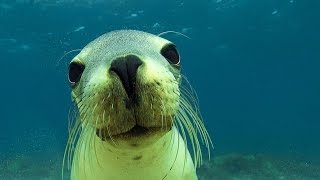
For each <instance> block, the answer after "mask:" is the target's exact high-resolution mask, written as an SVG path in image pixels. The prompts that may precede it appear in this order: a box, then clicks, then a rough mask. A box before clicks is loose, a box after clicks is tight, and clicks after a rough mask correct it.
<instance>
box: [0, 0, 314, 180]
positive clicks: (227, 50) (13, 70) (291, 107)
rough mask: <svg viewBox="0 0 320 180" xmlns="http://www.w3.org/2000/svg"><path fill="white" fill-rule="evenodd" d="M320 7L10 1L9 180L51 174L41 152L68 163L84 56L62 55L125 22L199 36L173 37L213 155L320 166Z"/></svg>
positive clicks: (2, 168)
mask: <svg viewBox="0 0 320 180" xmlns="http://www.w3.org/2000/svg"><path fill="white" fill-rule="evenodd" d="M319 8H320V1H317V0H309V1H301V0H261V1H253V0H211V1H210V0H199V1H191V0H163V1H157V0H152V1H137V0H133V1H129V0H121V1H115V0H108V1H103V0H91V1H85V0H78V1H76V0H60V1H50V0H44V1H36V0H15V1H12V0H0V54H1V56H0V59H1V60H0V67H1V70H0V77H2V78H1V87H0V92H1V93H0V97H1V105H0V109H1V110H0V122H1V126H0V143H1V144H0V160H1V163H0V178H2V179H14V178H13V177H14V175H12V174H9V173H16V174H31V175H32V174H35V175H34V176H30V177H26V176H24V178H22V179H38V178H37V177H38V176H37V175H38V174H41V175H42V176H44V177H46V176H49V175H48V171H47V169H45V168H44V169H40V170H39V169H38V170H34V169H30V167H33V166H32V165H30V164H35V163H34V162H38V161H41V160H44V161H46V162H48V163H49V164H50V167H51V168H52V169H50V171H49V172H50V173H52V172H56V171H57V172H58V171H59V170H60V169H59V165H60V164H59V163H60V161H61V158H62V154H63V151H64V147H65V143H66V139H67V136H68V134H67V126H68V118H67V117H68V112H69V109H70V107H71V98H70V87H69V84H68V81H67V75H66V74H67V65H68V63H69V61H70V59H71V58H72V57H73V56H74V55H76V52H75V53H70V54H68V55H66V56H64V57H63V55H64V54H65V53H66V52H68V51H70V50H74V49H81V48H83V47H84V46H85V45H86V44H87V43H88V42H90V41H91V40H93V39H94V38H96V37H98V36H99V35H101V34H103V33H105V32H108V31H112V30H117V29H136V30H142V31H147V32H150V33H154V34H158V33H161V32H164V31H168V30H173V31H177V32H181V33H184V34H185V35H187V36H189V37H190V38H191V39H187V38H184V37H183V36H179V35H175V34H167V35H165V36H164V37H165V38H167V39H169V40H171V41H173V42H175V44H176V45H177V47H178V48H179V50H180V54H181V57H182V66H183V73H184V74H185V75H186V76H187V77H188V79H189V81H190V83H191V84H192V86H193V88H194V89H195V91H196V92H197V94H198V97H199V101H200V110H201V112H202V115H203V118H204V121H205V124H206V126H207V128H208V130H209V132H210V134H211V135H212V139H213V142H214V146H215V149H214V151H213V154H214V156H216V157H219V156H223V155H226V154H233V153H235V154H241V155H242V154H243V155H248V154H249V155H250V154H262V155H265V156H268V157H269V156H270V157H273V158H274V159H279V158H280V157H281V158H285V159H286V160H293V161H298V162H299V163H300V162H301V163H303V164H307V165H310V166H311V165H312V168H314V167H313V166H316V167H318V166H319V164H320V154H319V152H320V143H319V142H320V141H319V139H320V70H319V69H320V46H319V42H320V35H319V32H320V23H319V22H320V21H319V20H318V19H319V17H320V12H319ZM61 57H63V58H62V59H61V60H60V61H59V59H60V58H61ZM12 157H15V158H13V159H12ZM34 159H37V160H34ZM8 164H9V165H8ZM10 164H14V165H12V166H13V167H11V166H10ZM10 167H11V169H10ZM312 168H311V167H310V169H312ZM8 169H9V170H8ZM56 169H57V170H56ZM317 170H319V169H317ZM203 172H205V171H203ZM50 173H49V174H50ZM1 174H2V175H1ZM50 176H51V174H50ZM312 177H314V178H315V179H317V177H318V178H319V179H320V176H317V175H314V176H312ZM53 179H54V178H53ZM217 179H219V178H217ZM222 179H223V178H222ZM226 179H227V177H226ZM306 179H308V178H306ZM310 179H312V178H310Z"/></svg>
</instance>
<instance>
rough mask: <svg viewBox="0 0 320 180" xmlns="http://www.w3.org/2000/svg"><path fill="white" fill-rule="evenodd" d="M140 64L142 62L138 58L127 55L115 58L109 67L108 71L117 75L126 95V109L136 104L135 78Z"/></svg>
mask: <svg viewBox="0 0 320 180" xmlns="http://www.w3.org/2000/svg"><path fill="white" fill-rule="evenodd" d="M141 64H142V61H141V59H140V58H139V57H138V56H136V55H127V56H124V57H118V58H116V59H115V60H114V61H113V62H112V63H111V66H110V71H111V72H114V73H116V74H117V76H118V77H119V78H120V80H121V82H122V85H123V88H124V89H125V91H126V93H127V95H128V100H127V101H126V107H127V108H128V109H130V108H132V107H133V106H134V105H136V104H137V103H138V98H137V95H136V77H137V71H138V68H139V66H140V65H141Z"/></svg>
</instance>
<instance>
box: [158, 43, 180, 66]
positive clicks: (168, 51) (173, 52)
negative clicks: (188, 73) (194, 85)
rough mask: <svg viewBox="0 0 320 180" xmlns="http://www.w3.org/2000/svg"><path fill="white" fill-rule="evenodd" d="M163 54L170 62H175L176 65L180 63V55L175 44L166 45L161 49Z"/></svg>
mask: <svg viewBox="0 0 320 180" xmlns="http://www.w3.org/2000/svg"><path fill="white" fill-rule="evenodd" d="M161 54H162V56H163V57H165V58H166V59H167V60H168V61H169V63H171V64H174V65H179V63H180V56H179V53H178V50H177V48H176V46H175V45H173V44H168V45H166V46H164V47H163V48H162V49H161Z"/></svg>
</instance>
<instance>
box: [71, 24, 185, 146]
mask: <svg viewBox="0 0 320 180" xmlns="http://www.w3.org/2000/svg"><path fill="white" fill-rule="evenodd" d="M179 63H180V57H179V54H178V51H177V49H176V47H175V46H174V45H173V44H172V43H171V42H169V41H167V40H165V39H163V38H160V37H158V36H155V35H151V34H148V33H144V32H140V31H132V30H121V31H114V32H111V33H107V34H105V35H102V36H101V37H99V38H97V39H96V40H94V41H92V42H91V43H89V44H88V45H87V46H86V47H85V48H84V49H83V50H82V51H81V52H80V53H79V54H78V55H77V56H76V57H74V59H73V60H72V61H71V63H70V65H69V74H68V75H69V81H70V84H71V87H72V97H73V100H74V102H75V103H76V105H77V107H78V110H79V119H80V120H81V124H82V128H83V129H85V128H95V129H96V135H97V136H99V137H100V138H101V139H102V140H107V141H108V140H110V139H111V140H112V139H115V140H117V139H121V140H128V139H141V138H145V137H148V136H152V135H154V134H157V135H161V134H163V133H166V132H167V131H169V130H170V129H171V127H172V124H173V119H174V116H175V114H176V112H177V111H178V108H179V98H180V91H179V81H180V72H179V66H180V64H179Z"/></svg>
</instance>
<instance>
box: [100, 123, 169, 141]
mask: <svg viewBox="0 0 320 180" xmlns="http://www.w3.org/2000/svg"><path fill="white" fill-rule="evenodd" d="M162 129H163V128H161V127H148V128H147V127H143V126H140V125H138V124H136V125H135V126H133V127H132V128H131V129H130V130H129V131H127V132H123V133H119V134H113V135H110V134H109V133H108V131H107V128H102V129H97V130H96V135H97V136H98V137H99V138H100V139H101V140H103V141H106V140H111V139H130V138H139V137H142V136H148V135H152V134H154V133H155V132H158V131H161V130H162ZM170 129H171V128H170Z"/></svg>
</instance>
